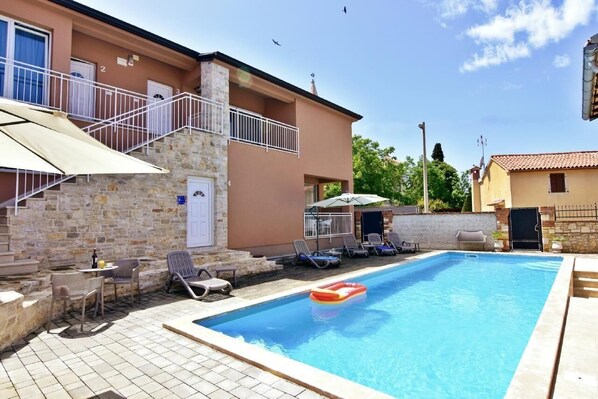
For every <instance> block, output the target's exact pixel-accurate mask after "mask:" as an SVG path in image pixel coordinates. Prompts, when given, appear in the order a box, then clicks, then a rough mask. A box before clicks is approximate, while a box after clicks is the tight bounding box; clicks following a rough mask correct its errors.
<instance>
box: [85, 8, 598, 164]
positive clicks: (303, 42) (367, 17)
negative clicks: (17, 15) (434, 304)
mask: <svg viewBox="0 0 598 399" xmlns="http://www.w3.org/2000/svg"><path fill="white" fill-rule="evenodd" d="M79 2H81V3H83V4H86V5H88V6H90V7H92V8H95V9H97V10H100V11H102V12H105V13H107V14H110V15H112V16H113V17H116V18H119V19H122V20H124V21H126V22H129V23H131V24H133V25H136V26H139V27H141V28H143V29H146V30H148V31H150V32H152V33H155V34H157V35H159V36H163V37H165V38H167V39H169V40H172V41H174V42H176V43H179V44H181V45H184V46H186V47H189V48H191V49H193V50H196V51H199V52H212V51H220V52H222V53H225V54H227V55H229V56H231V57H233V58H236V59H238V60H240V61H242V62H244V63H246V64H249V65H251V66H253V67H255V68H258V69H261V70H262V71H265V72H267V73H269V74H271V75H274V76H276V77H278V78H280V79H283V80H285V81H287V82H289V83H291V84H293V85H295V86H298V87H301V88H303V89H305V90H309V87H310V81H311V74H312V73H313V74H315V81H316V87H317V90H318V95H319V96H320V97H323V98H325V99H327V100H329V101H332V102H333V103H336V104H338V105H340V106H342V107H345V108H347V109H349V110H351V111H353V112H356V113H358V114H360V115H362V116H363V119H362V120H360V121H359V122H356V123H354V124H353V134H359V135H361V136H364V137H367V138H370V139H372V140H374V141H377V142H378V143H380V145H381V146H382V147H385V148H386V147H394V149H395V156H396V157H397V159H399V160H404V159H405V157H407V156H409V157H412V158H415V159H418V158H419V157H420V156H421V155H422V152H423V140H422V131H421V130H420V129H419V128H418V124H419V123H421V122H423V121H425V123H426V147H427V148H426V150H427V151H426V152H427V155H428V159H430V157H431V153H432V149H433V147H434V145H435V144H436V143H440V144H441V145H442V150H443V153H444V157H445V161H446V162H448V163H449V164H451V165H453V166H454V167H455V168H456V169H457V170H459V171H464V170H468V169H469V168H471V167H472V166H473V165H477V164H479V163H480V159H481V157H482V154H483V153H484V155H485V160H486V163H487V162H488V160H489V159H490V155H492V154H522V153H543V152H565V151H588V150H598V145H597V141H598V122H594V123H591V122H588V121H584V120H582V118H581V102H582V68H583V57H582V49H583V46H584V45H585V43H586V41H587V40H588V39H589V38H590V37H591V36H592V35H595V34H597V33H598V0H565V1H550V0H521V1H500V0H436V1H434V0H394V1H393V0H370V1H365V0H362V1H358V0H346V1H337V0H301V1H286V0H253V1H248V0H246V1H241V0H236V1H234V0H218V1H213V0H210V1H204V0H169V1H164V0H144V1H122V0H79ZM344 7H346V13H345V12H343V8H344ZM273 39H274V40H276V41H278V42H279V43H280V46H277V45H276V44H274V43H273ZM324 133H325V132H323V134H324ZM481 137H483V139H484V140H483V142H484V143H487V145H486V146H480V145H479V144H478V143H479V141H480V138H481Z"/></svg>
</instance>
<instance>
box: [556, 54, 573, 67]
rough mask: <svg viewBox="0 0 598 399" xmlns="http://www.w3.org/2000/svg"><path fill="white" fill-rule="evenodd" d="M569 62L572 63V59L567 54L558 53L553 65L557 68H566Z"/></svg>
mask: <svg viewBox="0 0 598 399" xmlns="http://www.w3.org/2000/svg"><path fill="white" fill-rule="evenodd" d="M569 64H571V59H570V58H569V56H568V55H567V54H563V55H557V56H555V57H554V60H553V61H552V65H553V66H554V67H555V68H565V67H567V66H569Z"/></svg>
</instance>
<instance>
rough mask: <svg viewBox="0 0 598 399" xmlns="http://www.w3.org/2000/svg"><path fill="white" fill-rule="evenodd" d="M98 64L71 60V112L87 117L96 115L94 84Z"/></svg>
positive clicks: (90, 117)
mask: <svg viewBox="0 0 598 399" xmlns="http://www.w3.org/2000/svg"><path fill="white" fill-rule="evenodd" d="M95 77H96V66H95V65H94V64H92V63H89V62H85V61H80V60H71V81H70V85H69V114H70V115H72V116H77V117H80V118H85V119H92V118H93V117H94V116H95V112H94V109H95V95H94V84H93V82H95Z"/></svg>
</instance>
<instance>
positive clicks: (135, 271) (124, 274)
mask: <svg viewBox="0 0 598 399" xmlns="http://www.w3.org/2000/svg"><path fill="white" fill-rule="evenodd" d="M114 265H115V266H118V268H117V269H114V270H108V271H105V272H100V273H101V275H102V276H104V277H105V278H106V280H105V282H104V284H106V285H113V286H114V303H116V301H117V300H118V296H117V289H116V288H117V287H116V286H117V285H128V286H129V289H130V293H131V306H133V301H134V300H135V287H137V295H138V297H139V301H141V289H140V288H139V272H140V271H141V263H140V262H139V259H138V258H126V259H118V260H117V261H116V262H114Z"/></svg>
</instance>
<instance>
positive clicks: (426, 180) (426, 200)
mask: <svg viewBox="0 0 598 399" xmlns="http://www.w3.org/2000/svg"><path fill="white" fill-rule="evenodd" d="M417 127H419V128H420V129H421V130H422V136H423V142H424V159H423V163H424V213H429V210H428V166H427V161H426V122H422V123H420V124H419V125H417Z"/></svg>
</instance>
